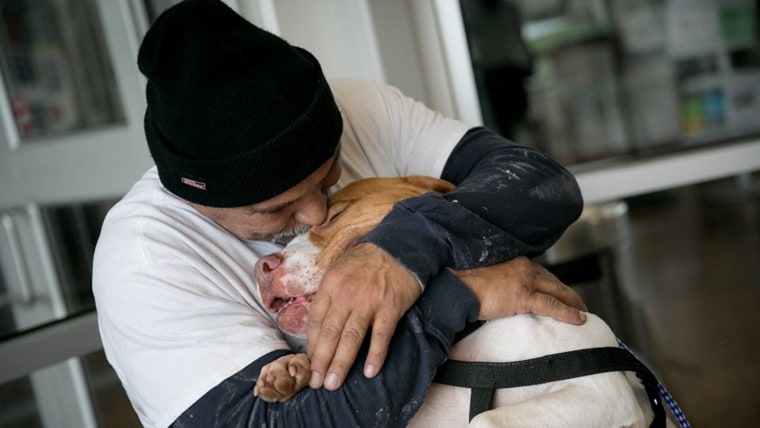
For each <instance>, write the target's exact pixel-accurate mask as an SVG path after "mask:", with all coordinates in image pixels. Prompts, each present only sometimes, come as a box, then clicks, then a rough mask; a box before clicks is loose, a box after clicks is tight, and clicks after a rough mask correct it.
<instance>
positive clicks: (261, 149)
mask: <svg viewBox="0 0 760 428" xmlns="http://www.w3.org/2000/svg"><path fill="white" fill-rule="evenodd" d="M137 63H138V66H139V68H140V71H141V72H142V73H143V74H144V75H145V76H146V77H147V78H148V85H147V89H146V96H147V102H148V107H147V110H146V112H145V135H146V138H147V140H148V147H149V148H150V153H151V155H152V156H153V160H154V161H155V162H156V165H157V167H158V174H159V177H160V179H161V183H162V184H163V185H164V187H166V188H167V189H168V190H169V191H170V192H172V193H174V194H175V195H177V196H179V197H181V198H183V199H186V200H188V201H191V202H194V203H197V204H201V205H206V206H212V207H239V206H245V205H251V204H255V203H257V202H261V201H263V200H266V199H269V198H272V197H274V196H276V195H278V194H280V193H282V192H284V191H286V190H288V189H289V188H291V187H293V186H295V185H296V184H298V183H299V182H300V181H302V180H303V179H304V178H306V177H307V176H309V175H311V174H312V173H313V172H314V171H316V170H317V169H318V168H319V166H321V165H322V164H324V163H325V162H327V161H328V160H329V159H330V157H331V156H333V155H334V154H335V152H336V149H337V146H338V141H339V140H340V136H341V133H342V129H343V122H342V119H341V115H340V111H339V110H338V107H337V106H336V104H335V100H334V99H333V97H332V93H331V92H330V88H329V86H328V84H327V82H326V80H325V77H324V75H323V74H322V70H321V68H320V66H319V62H318V61H317V60H316V58H314V57H313V56H312V55H311V54H310V53H309V52H307V51H306V50H304V49H301V48H298V47H296V46H292V45H290V44H289V43H288V42H286V41H285V40H283V39H281V38H279V37H277V36H275V35H274V34H271V33H269V32H266V31H264V30H262V29H261V28H258V27H256V26H254V25H253V24H251V23H250V22H248V21H246V20H245V19H244V18H243V17H241V16H240V15H238V14H237V13H235V12H234V11H233V10H232V9H230V8H229V7H227V6H226V5H225V4H224V3H223V2H221V1H219V0H185V1H183V2H181V3H179V4H178V5H176V6H173V7H171V8H169V9H167V10H166V11H165V12H164V13H163V14H162V15H161V16H159V17H158V19H156V21H155V23H154V24H153V26H152V27H151V28H150V29H149V30H148V32H147V34H146V35H145V38H144V39H143V42H142V45H141V46H140V52H139V54H138V58H137Z"/></svg>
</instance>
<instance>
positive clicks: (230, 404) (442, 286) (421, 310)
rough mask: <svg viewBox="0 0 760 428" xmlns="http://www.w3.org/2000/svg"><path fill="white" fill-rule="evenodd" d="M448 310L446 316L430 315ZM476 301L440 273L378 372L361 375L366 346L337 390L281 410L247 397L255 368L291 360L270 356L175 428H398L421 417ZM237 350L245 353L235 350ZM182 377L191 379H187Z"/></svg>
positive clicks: (299, 397)
mask: <svg viewBox="0 0 760 428" xmlns="http://www.w3.org/2000/svg"><path fill="white" fill-rule="evenodd" d="M441 307H445V308H450V309H449V310H446V311H441V310H436V308H441ZM478 311H479V305H478V302H477V299H476V298H475V296H474V295H473V294H472V293H471V292H470V291H469V290H468V289H467V287H466V286H465V285H464V284H462V283H461V282H460V281H459V280H458V279H457V278H456V277H454V276H453V275H451V274H450V273H448V272H447V271H444V272H443V273H441V274H440V275H438V276H437V277H436V278H435V279H434V280H433V281H432V282H431V283H430V284H429V285H428V287H427V289H426V290H425V292H424V293H423V294H422V296H421V297H420V299H418V301H417V302H416V303H415V305H414V306H412V308H411V309H410V310H409V311H408V312H407V313H406V314H405V315H404V317H403V318H402V319H401V322H399V324H398V327H397V329H396V332H395V334H394V336H393V339H392V341H391V345H390V348H389V352H388V356H387V358H386V360H385V364H384V365H383V370H382V371H381V372H380V374H378V375H377V376H376V377H375V378H373V379H367V378H365V377H364V375H363V374H362V370H363V367H362V363H361V362H363V361H364V360H365V357H366V354H367V348H368V344H369V342H368V341H366V342H365V344H364V346H363V347H362V349H361V351H360V353H359V357H357V359H356V361H357V362H356V363H354V365H353V367H352V368H351V371H350V373H349V374H348V377H347V379H346V381H345V383H344V384H343V386H342V387H341V388H339V389H338V390H336V391H328V390H326V389H324V388H320V389H311V388H308V387H307V388H305V389H304V390H302V391H300V392H298V393H297V394H296V395H295V396H294V397H293V398H291V399H290V400H289V401H287V402H285V403H267V402H265V401H263V400H260V399H258V398H257V397H254V396H253V387H254V385H255V383H256V379H257V377H258V375H259V372H260V371H261V368H262V367H263V366H264V365H266V364H267V363H269V362H271V361H273V360H275V359H276V358H278V357H280V356H282V355H284V354H287V353H289V352H290V351H288V350H282V351H274V352H271V353H270V354H268V355H266V356H264V357H262V358H260V359H258V360H256V361H254V362H253V363H251V364H250V365H249V366H247V367H246V368H244V369H243V370H241V371H240V372H238V373H236V374H235V375H233V376H231V377H230V378H228V379H226V380H225V381H223V382H222V383H221V384H219V385H217V386H216V387H214V388H213V389H212V390H211V391H209V392H208V393H206V394H205V395H204V396H203V397H201V399H199V400H198V401H197V402H196V403H195V404H193V405H192V406H191V407H190V408H189V409H187V410H186V411H185V412H184V413H183V414H182V415H181V416H180V417H179V418H178V419H177V420H176V421H175V422H174V424H173V426H175V427H222V426H224V427H263V426H266V427H291V428H298V427H349V426H350V427H400V426H406V424H407V423H408V422H409V420H410V419H411V418H412V416H414V414H415V413H416V412H417V410H419V408H420V406H421V405H422V400H423V397H424V396H425V394H426V393H427V390H428V387H429V386H430V383H431V382H432V380H433V377H434V376H435V371H436V370H437V368H438V367H439V366H440V365H441V364H442V363H443V362H444V361H445V359H446V356H447V355H448V352H449V350H450V348H451V343H452V341H453V339H454V336H455V334H456V333H457V332H459V331H461V330H463V329H464V327H465V324H466V323H468V322H474V321H475V320H476V319H477V316H478ZM240 346H245V345H244V344H241V345H240ZM188 375H192V374H190V373H188Z"/></svg>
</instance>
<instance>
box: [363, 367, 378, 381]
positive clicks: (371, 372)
mask: <svg viewBox="0 0 760 428" xmlns="http://www.w3.org/2000/svg"><path fill="white" fill-rule="evenodd" d="M375 374H377V369H375V366H374V365H373V364H367V367H365V368H364V376H365V377H368V378H373V377H375Z"/></svg>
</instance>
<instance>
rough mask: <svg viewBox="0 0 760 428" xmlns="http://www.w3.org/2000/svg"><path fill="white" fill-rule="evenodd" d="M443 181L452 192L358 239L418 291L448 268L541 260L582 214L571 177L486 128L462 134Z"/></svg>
mask: <svg viewBox="0 0 760 428" xmlns="http://www.w3.org/2000/svg"><path fill="white" fill-rule="evenodd" d="M441 178H443V179H446V180H449V181H451V182H452V183H454V184H455V185H456V186H457V188H456V189H455V190H454V191H452V192H450V193H448V194H445V195H440V194H433V193H430V194H426V195H423V196H419V197H415V198H411V199H407V200H404V201H401V202H399V203H397V204H396V205H395V206H394V208H393V210H392V211H391V212H390V213H389V214H388V215H387V216H386V217H385V218H384V219H383V221H382V222H381V223H380V224H379V225H378V226H377V227H376V228H375V229H374V230H373V231H371V232H370V233H368V234H367V235H366V236H365V237H363V238H362V241H363V242H372V243H374V244H376V245H378V246H380V247H381V248H383V249H385V250H386V251H387V252H388V253H390V254H391V255H392V256H394V257H395V258H396V259H398V260H399V261H400V262H401V263H402V264H404V265H405V266H406V267H407V268H409V270H411V271H412V272H414V273H415V274H416V275H417V277H418V278H419V280H420V281H421V282H422V283H423V284H424V283H426V281H427V280H428V279H429V278H432V277H433V276H434V275H436V274H437V273H438V272H439V271H440V270H441V269H442V268H444V267H447V266H451V267H453V268H455V269H466V268H473V267H479V266H486V265H490V264H494V263H498V262H501V261H505V260H509V259H512V258H514V257H518V256H529V257H530V256H536V255H539V254H541V253H542V252H544V251H545V250H546V249H548V248H549V247H550V246H551V245H552V244H553V243H554V242H556V240H557V239H559V237H560V235H561V234H562V233H563V232H564V231H565V229H566V228H567V227H568V226H569V225H570V224H571V223H572V222H573V221H575V220H576V219H577V218H578V216H580V213H581V210H582V208H583V199H582V197H581V192H580V189H579V187H578V184H577V182H576V180H575V178H574V177H573V175H572V174H571V173H570V172H569V171H567V170H566V169H565V168H564V167H562V166H561V165H560V164H558V163H557V162H556V161H554V160H553V159H551V158H550V157H549V156H548V155H546V154H544V153H542V152H541V151H539V150H535V149H532V148H529V147H525V146H522V145H518V144H515V143H513V142H510V141H508V140H506V139H504V138H502V137H501V136H498V135H496V134H494V133H493V132H491V131H489V130H487V129H486V128H474V129H472V130H470V131H469V132H468V133H467V134H465V136H464V137H463V138H462V140H461V141H460V142H459V143H458V144H457V146H456V147H455V148H454V150H453V152H452V153H451V155H450V156H449V159H448V161H447V163H446V166H445V168H444V170H443V173H442V176H441Z"/></svg>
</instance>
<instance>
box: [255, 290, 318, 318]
mask: <svg viewBox="0 0 760 428" xmlns="http://www.w3.org/2000/svg"><path fill="white" fill-rule="evenodd" d="M313 298H314V293H310V294H304V295H302V296H274V298H273V299H272V301H271V302H268V304H267V305H266V307H267V310H268V311H269V312H272V313H275V314H276V313H279V312H281V311H283V310H285V309H286V308H287V307H288V306H290V305H293V304H300V305H304V304H305V305H308V304H309V303H311V299H313Z"/></svg>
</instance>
